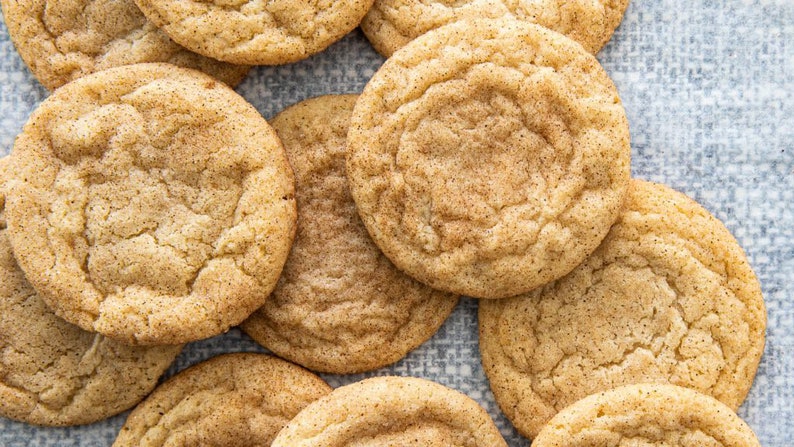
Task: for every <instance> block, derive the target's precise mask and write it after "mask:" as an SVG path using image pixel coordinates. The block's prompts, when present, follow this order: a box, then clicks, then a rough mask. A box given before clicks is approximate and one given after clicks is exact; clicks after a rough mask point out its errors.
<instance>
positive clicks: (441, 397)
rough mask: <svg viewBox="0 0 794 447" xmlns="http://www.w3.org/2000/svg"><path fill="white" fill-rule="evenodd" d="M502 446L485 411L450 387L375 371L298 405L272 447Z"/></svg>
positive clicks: (497, 431)
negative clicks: (316, 398)
mask: <svg viewBox="0 0 794 447" xmlns="http://www.w3.org/2000/svg"><path fill="white" fill-rule="evenodd" d="M352 445H355V446H356V447H375V446H386V445H389V446H397V445H399V446H406V447H407V446H414V447H420V446H464V445H465V446H467V447H499V446H502V447H507V443H506V442H505V441H504V439H503V438H502V436H501V435H500V434H499V430H497V428H496V426H495V425H494V423H493V421H492V420H491V418H490V416H488V413H486V412H485V410H484V409H483V408H482V407H480V406H479V405H478V404H477V402H475V401H473V400H472V399H471V398H469V397H468V396H466V395H464V394H462V393H459V392H458V391H455V390H453V389H451V388H447V387H445V386H443V385H439V384H437V383H434V382H430V381H428V380H425V379H418V378H412V377H375V378H371V379H366V380H363V381H361V382H356V383H353V384H351V385H347V386H343V387H340V388H337V389H335V390H334V391H333V392H332V393H331V394H329V395H327V396H325V397H323V398H321V399H319V400H317V401H315V402H313V403H312V404H310V405H308V406H307V407H306V408H304V409H303V411H301V412H300V413H298V415H297V416H295V418H294V419H293V420H292V421H291V422H290V423H289V424H287V426H286V427H284V429H283V430H282V431H281V432H280V433H279V434H278V436H277V437H276V439H275V440H274V441H273V444H272V447H315V446H316V447H321V446H322V447H342V446H352Z"/></svg>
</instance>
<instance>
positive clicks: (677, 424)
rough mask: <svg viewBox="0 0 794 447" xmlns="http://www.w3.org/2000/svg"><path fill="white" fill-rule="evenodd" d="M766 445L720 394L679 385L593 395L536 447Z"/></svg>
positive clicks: (556, 422)
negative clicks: (709, 394)
mask: <svg viewBox="0 0 794 447" xmlns="http://www.w3.org/2000/svg"><path fill="white" fill-rule="evenodd" d="M594 445H597V446H603V447H630V446H640V445H641V446H647V447H654V446H656V447H689V446H708V447H760V446H761V444H760V443H759V442H758V439H757V438H756V437H755V434H754V433H753V431H752V430H751V429H750V427H748V426H747V424H746V423H745V422H744V421H742V420H741V419H740V418H739V416H737V415H736V413H734V412H733V411H732V410H731V409H730V408H728V407H727V406H725V404H723V403H721V402H720V401H718V400H715V399H714V398H712V397H710V396H707V395H705V394H701V393H699V392H697V391H693V390H690V389H688V388H682V387H678V386H674V385H661V384H638V385H627V386H622V387H619V388H616V389H613V390H609V391H606V392H603V393H599V394H595V395H592V396H588V397H586V398H584V399H582V400H580V401H577V402H576V403H574V404H573V405H571V406H569V407H567V408H565V409H564V410H563V411H561V412H560V413H559V414H558V415H557V416H555V417H554V419H552V420H551V421H550V422H549V423H548V424H547V425H546V426H545V428H544V429H543V430H541V432H540V434H539V435H538V436H537V438H535V439H533V440H532V447H590V446H594Z"/></svg>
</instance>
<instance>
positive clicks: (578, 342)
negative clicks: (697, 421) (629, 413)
mask: <svg viewBox="0 0 794 447" xmlns="http://www.w3.org/2000/svg"><path fill="white" fill-rule="evenodd" d="M479 319H480V352H481V353H482V362H483V367H484V369H485V373H486V375H487V376H488V379H489V380H490V385H491V389H492V390H493V392H494V395H495V397H496V400H497V402H498V403H499V405H500V407H501V408H502V410H503V411H504V413H505V414H506V415H507V417H508V418H509V419H510V420H511V421H512V422H513V424H514V425H515V426H516V428H517V429H518V430H519V432H521V433H522V434H524V435H525V436H528V437H530V438H532V437H534V436H536V435H537V434H538V431H539V430H540V428H541V427H542V426H543V424H544V423H546V422H547V421H548V420H549V419H551V418H552V417H553V416H554V415H555V414H556V413H557V412H558V411H560V410H561V409H562V408H564V407H566V406H568V405H570V404H572V403H573V402H575V401H577V400H579V399H581V398H583V397H585V396H587V395H589V394H593V393H596V392H599V391H603V390H607V389H610V388H614V387H617V386H620V385H624V384H632V383H642V382H659V383H671V384H674V385H680V386H685V387H688V388H692V389H695V390H698V391H700V392H703V393H706V394H708V395H711V396H713V397H715V398H717V399H719V400H720V401H722V402H724V403H725V404H726V405H728V406H729V407H730V408H732V409H733V410H736V409H737V408H738V407H739V404H741V403H742V401H743V400H744V398H745V396H746V395H747V392H748V391H749V389H750V386H751V384H752V382H753V378H754V376H755V372H756V369H757V368H758V363H759V360H760V358H761V354H762V352H763V348H764V330H765V326H766V314H765V310H764V301H763V297H762V295H761V288H760V286H759V283H758V280H757V279H756V276H755V274H754V273H753V271H752V269H751V268H750V265H749V264H748V262H747V259H746V257H745V255H744V252H743V251H742V249H741V247H739V244H738V243H737V242H736V240H735V239H734V238H733V236H731V234H730V233H729V232H728V230H727V229H726V228H725V226H724V225H723V224H722V223H721V222H720V221H719V220H717V219H716V218H715V217H713V216H712V215H710V214H709V213H708V212H707V211H706V210H705V209H703V208H702V207H701V206H700V205H698V204H697V203H696V202H694V201H693V200H692V199H690V198H688V197H686V196H685V195H683V194H681V193H679V192H676V191H673V190H672V189H670V188H668V187H666V186H663V185H659V184H653V183H649V182H644V181H640V180H633V182H632V186H631V189H630V193H629V197H628V199H627V203H626V205H625V208H624V210H623V212H622V214H621V216H620V218H619V220H618V222H617V223H616V224H615V225H614V226H613V227H612V229H611V230H610V232H609V235H607V237H606V239H605V240H604V242H603V243H602V244H601V246H600V247H599V248H598V249H597V250H596V251H595V253H593V254H592V255H591V256H590V257H588V258H587V259H586V260H585V261H584V262H583V263H582V264H581V265H580V266H578V267H577V268H576V269H575V270H573V271H572V272H571V273H570V274H568V275H567V276H565V277H563V278H561V279H559V280H558V281H556V282H554V283H551V284H549V285H546V286H544V287H542V288H539V289H537V290H535V291H532V292H530V293H528V294H525V295H523V296H519V297H515V298H510V299H506V300H498V301H487V302H481V303H480V307H479Z"/></svg>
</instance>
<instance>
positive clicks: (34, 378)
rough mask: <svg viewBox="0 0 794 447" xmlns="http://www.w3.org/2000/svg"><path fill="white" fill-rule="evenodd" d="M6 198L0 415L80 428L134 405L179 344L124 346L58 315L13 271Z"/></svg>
mask: <svg viewBox="0 0 794 447" xmlns="http://www.w3.org/2000/svg"><path fill="white" fill-rule="evenodd" d="M7 163H8V157H3V158H1V159H0V184H1V183H3V182H4V181H5V179H6V178H7V177H8V175H9V172H8V171H7V169H8V165H7ZM0 189H1V188H0ZM4 197H5V196H4V193H3V192H2V191H0V353H1V354H0V416H3V417H7V418H11V419H16V420H19V421H23V422H27V423H30V424H37V425H58V426H63V425H78V424H88V423H91V422H95V421H98V420H100V419H104V418H107V417H110V416H112V415H114V414H117V413H120V412H122V411H124V410H126V409H128V408H130V407H132V406H133V405H135V404H136V403H138V402H139V401H140V400H141V399H143V398H144V397H145V396H146V395H147V394H149V392H150V391H151V390H152V389H153V388H154V387H155V385H156V384H157V379H158V378H159V377H160V375H162V374H163V372H165V370H166V369H167V368H168V366H169V365H170V364H171V362H172V361H173V360H174V358H175V357H176V356H177V354H179V351H180V349H181V346H155V347H131V346H126V345H124V344H121V343H119V342H116V341H113V340H110V339H107V338H105V337H103V336H101V335H99V334H95V333H90V332H86V331H84V330H82V329H80V328H78V327H77V326H74V325H71V324H69V323H67V322H65V321H63V320H61V319H60V318H58V317H56V316H55V314H53V313H52V311H51V310H50V309H49V308H48V307H47V306H46V305H45V304H44V302H43V301H42V300H41V299H40V298H39V296H38V295H37V294H36V291H35V290H33V287H31V286H30V284H28V282H27V281H26V280H25V275H24V274H23V273H22V271H21V270H20V269H19V267H18V266H17V263H16V260H15V259H14V255H13V253H12V251H11V244H10V243H9V242H8V238H7V237H6V223H5V219H4V216H3V214H4V212H3V201H4Z"/></svg>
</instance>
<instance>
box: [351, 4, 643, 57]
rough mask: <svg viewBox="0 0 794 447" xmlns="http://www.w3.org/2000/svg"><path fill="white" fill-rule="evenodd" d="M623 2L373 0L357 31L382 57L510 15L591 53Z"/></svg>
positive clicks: (623, 7)
mask: <svg viewBox="0 0 794 447" xmlns="http://www.w3.org/2000/svg"><path fill="white" fill-rule="evenodd" d="M628 4H629V0H375V3H374V4H373V5H372V8H371V9H370V10H369V12H367V15H366V16H364V20H362V22H361V29H362V30H363V31H364V33H365V34H366V35H367V38H368V39H369V40H370V42H372V45H373V46H374V47H375V49H377V50H378V52H379V53H381V54H383V55H384V56H387V57H388V56H391V55H392V54H393V53H394V52H395V51H397V50H398V49H400V48H402V47H403V46H405V44H407V43H408V42H410V41H411V40H413V39H415V38H416V37H418V36H420V35H422V34H424V33H426V32H428V31H430V30H432V29H435V28H438V27H440V26H443V25H446V24H448V23H452V22H454V21H456V20H461V19H475V18H498V17H502V16H506V15H507V16H513V17H515V18H517V19H519V20H525V21H527V22H531V23H537V24H538V25H541V26H544V27H546V28H549V29H551V30H554V31H557V32H558V33H562V34H565V35H566V36H568V37H570V38H571V39H573V40H575V41H577V42H579V43H580V44H582V46H584V47H585V49H586V50H587V51H589V52H591V53H596V52H598V50H600V49H601V47H603V46H604V44H606V43H607V42H608V41H609V38H610V37H611V36H612V33H613V32H614V31H615V28H617V27H618V25H619V24H620V22H621V20H622V19H623V13H624V12H625V11H626V7H627V6H628Z"/></svg>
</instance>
